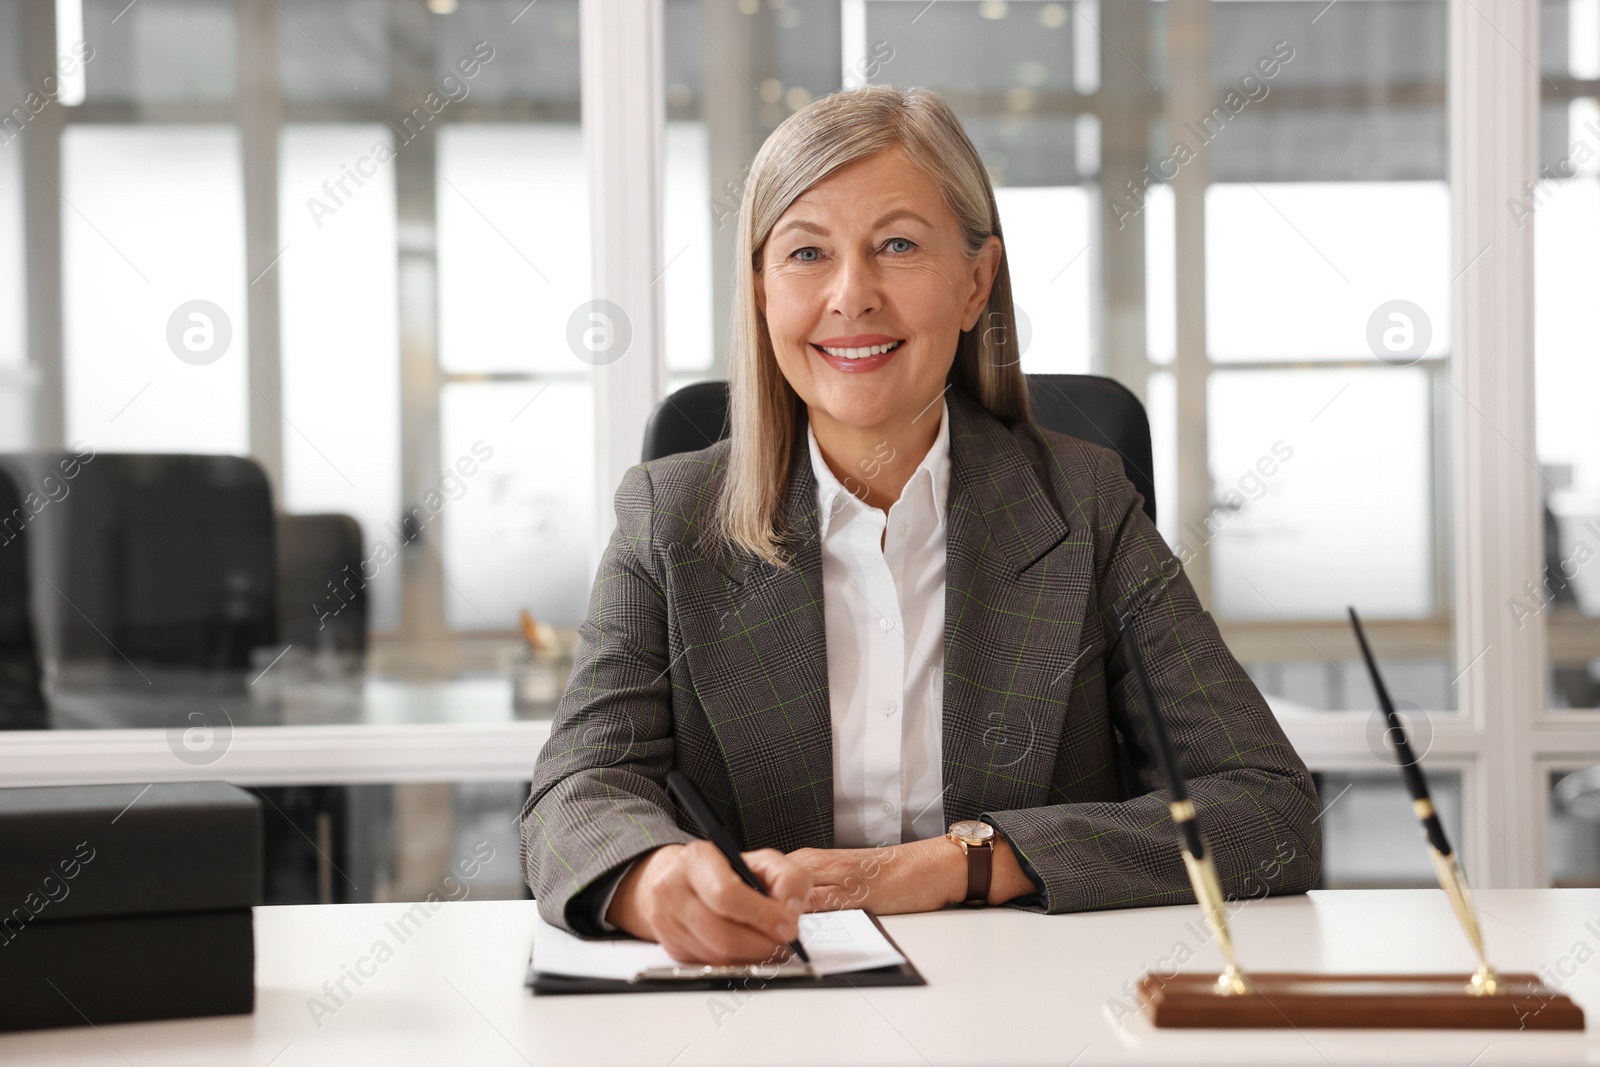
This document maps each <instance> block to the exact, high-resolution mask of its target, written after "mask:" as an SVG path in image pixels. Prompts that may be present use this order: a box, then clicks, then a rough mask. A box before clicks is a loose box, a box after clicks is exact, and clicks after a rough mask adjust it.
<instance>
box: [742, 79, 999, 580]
mask: <svg viewBox="0 0 1600 1067" xmlns="http://www.w3.org/2000/svg"><path fill="white" fill-rule="evenodd" d="M893 149H899V150H900V151H902V152H903V153H904V154H905V155H906V157H907V158H908V159H909V160H910V161H911V163H912V164H913V165H915V166H916V167H918V168H919V169H920V170H922V171H923V172H924V173H926V174H927V175H928V177H930V178H931V179H932V180H933V181H934V183H935V184H936V185H938V186H939V188H940V190H941V192H942V193H943V195H944V199H945V202H946V203H947V204H948V205H949V206H950V209H951V210H952V211H953V212H954V214H955V216H956V218H957V219H959V220H960V223H961V230H962V236H963V238H964V243H965V246H966V254H967V257H968V259H969V260H970V259H973V258H975V257H976V256H977V255H978V253H979V251H980V250H981V249H982V248H983V245H984V242H985V241H987V240H988V238H989V236H990V235H991V234H992V235H994V236H996V237H1001V241H1002V249H1001V256H1000V267H999V270H998V272H997V273H996V274H995V278H994V284H993V286H992V287H991V288H990V290H989V302H988V304H987V306H986V307H985V308H984V310H983V315H982V316H981V317H980V318H979V320H978V323H977V325H976V326H975V327H974V328H973V329H971V330H967V331H964V332H963V333H962V334H961V338H960V340H959V341H958V343H957V345H956V356H955V362H954V364H953V365H952V366H951V368H950V376H949V382H950V383H951V384H952V385H955V386H956V387H958V388H960V389H962V390H964V391H965V392H966V393H968V394H969V395H971V396H972V397H973V398H974V399H975V400H977V401H978V402H979V403H980V404H982V405H983V406H984V407H985V408H987V409H988V410H989V411H990V412H992V413H993V414H994V415H996V416H997V417H999V418H1000V419H1001V420H1002V421H1004V422H1007V423H1016V422H1025V421H1027V419H1028V387H1027V381H1026V379H1025V378H1024V377H1023V374H1022V368H1021V367H1020V366H1019V365H1018V360H1017V356H1016V354H1015V353H1016V352H1017V347H1016V343H1015V341H1014V340H1012V339H1013V338H1015V336H1016V334H1015V333H1014V322H1013V314H1012V308H1011V275H1010V271H1009V268H1008V266H1007V262H1006V257H1005V251H1004V246H1003V242H1004V237H1003V236H1002V235H1001V233H1000V213H999V211H998V210H997V209H996V207H995V198H994V188H993V187H992V186H991V184H990V182H989V174H988V172H987V171H986V170H985V169H984V166H983V162H982V160H981V159H979V157H978V152H977V149H975V148H974V147H973V145H972V141H971V140H970V139H969V138H968V137H967V134H966V131H965V130H964V129H963V128H962V126H961V120H960V119H958V118H957V117H956V114H955V112H954V111H952V110H951V109H950V105H949V104H948V103H946V102H945V100H944V98H943V97H941V96H940V95H939V94H938V93H935V92H932V91H931V90H928V89H905V90H901V89H897V88H895V87H893V86H888V85H874V86H868V87H866V88H863V89H854V90H850V91H848V92H839V93H833V94H832V95H830V96H825V97H822V98H820V99H818V100H814V101H812V102H811V103H810V104H807V105H806V106H805V107H803V108H801V109H800V110H799V111H796V112H795V113H794V114H793V115H791V116H789V118H788V119H786V120H785V121H784V122H783V124H782V125H780V126H779V127H778V128H777V129H776V130H774V131H772V134H771V136H769V137H768V138H767V140H766V143H765V144H763V145H762V146H761V150H760V151H759V152H757V153H756V158H755V160H754V161H753V162H752V163H751V165H750V175H749V178H748V179H747V180H746V182H745V188H744V196H743V199H742V202H741V204H740V210H739V232H738V238H737V248H736V251H735V253H734V283H733V284H734V295H733V322H732V329H731V331H730V344H729V359H728V362H729V367H728V379H729V391H730V398H729V399H730V403H729V413H728V419H729V424H730V429H731V440H730V446H729V452H728V470H727V475H726V477H725V478H724V480H723V484H722V490H721V496H720V498H719V500H718V506H717V516H716V523H715V529H716V532H717V534H719V535H720V537H721V539H722V540H723V541H724V542H726V543H727V544H728V545H731V546H733V547H736V548H742V549H744V550H746V551H748V552H750V553H752V554H754V555H756V556H757V557H759V558H761V559H764V560H766V561H767V562H769V563H772V564H774V565H775V566H779V567H785V566H787V565H788V563H787V560H786V559H785V552H784V548H785V543H786V541H787V538H788V534H789V531H787V530H784V529H781V528H780V523H781V521H782V518H783V516H782V509H783V501H784V491H785V488H786V486H787V484H788V477H789V469H790V466H791V464H792V462H794V460H795V459H796V455H797V452H798V453H803V451H804V443H803V442H801V441H800V440H799V439H798V432H799V421H798V420H799V405H800V399H799V397H798V395H797V394H796V393H795V391H794V390H793V388H791V387H790V385H789V382H788V380H787V379H786V378H784V376H783V371H782V370H781V369H780V368H779V366H778V361H777V357H776V355H775V353H774V352H773V347H772V338H771V336H770V335H769V334H768V332H767V323H766V319H765V317H764V316H763V315H762V314H761V311H760V309H759V308H758V307H757V306H756V300H755V275H756V272H757V271H758V270H760V269H761V254H762V251H763V250H764V248H765V246H766V242H767V237H768V235H769V234H771V232H772V228H773V227H774V226H775V225H777V222H778V219H779V218H780V217H781V216H782V215H783V213H784V212H785V211H787V210H788V208H789V205H790V204H792V203H794V201H795V200H796V199H797V198H798V197H799V196H800V195H801V194H802V193H804V192H805V191H806V190H808V189H810V188H811V187H812V186H813V185H815V184H817V183H818V182H819V181H822V180H823V179H824V178H826V177H827V176H828V175H830V174H832V173H833V172H834V171H836V170H838V169H839V168H840V167H843V166H846V165H847V164H850V163H853V162H855V161H857V160H860V159H865V158H867V157H869V156H873V155H876V154H878V153H879V152H883V151H888V150H893Z"/></svg>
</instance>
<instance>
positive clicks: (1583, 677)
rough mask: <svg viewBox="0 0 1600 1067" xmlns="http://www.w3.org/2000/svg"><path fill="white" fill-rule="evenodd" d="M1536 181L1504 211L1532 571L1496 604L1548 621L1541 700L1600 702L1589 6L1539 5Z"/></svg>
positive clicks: (1598, 15)
mask: <svg viewBox="0 0 1600 1067" xmlns="http://www.w3.org/2000/svg"><path fill="white" fill-rule="evenodd" d="M1540 12H1541V34H1540V37H1541V41H1540V43H1541V46H1542V53H1541V56H1542V61H1541V65H1542V67H1543V73H1544V77H1542V78H1541V79H1540V91H1541V92H1542V94H1543V97H1542V101H1541V106H1540V123H1539V163H1540V171H1539V174H1540V180H1539V182H1538V184H1537V186H1536V187H1535V189H1533V190H1532V191H1531V193H1530V195H1528V196H1527V197H1525V198H1523V199H1522V200H1519V201H1513V202H1512V203H1510V204H1508V205H1507V210H1509V211H1511V212H1512V213H1513V216H1514V217H1515V218H1516V219H1517V222H1518V225H1519V226H1532V227H1533V234H1534V257H1535V258H1534V297H1535V300H1534V361H1535V373H1536V389H1537V394H1536V399H1537V405H1538V408H1537V410H1538V441H1539V454H1538V463H1539V471H1540V486H1541V489H1542V494H1541V496H1542V505H1543V507H1542V521H1543V528H1544V567H1543V571H1542V573H1540V574H1537V575H1529V576H1528V581H1527V583H1526V584H1525V586H1524V587H1523V589H1522V590H1521V593H1522V595H1521V596H1520V597H1519V598H1517V599H1515V600H1513V601H1512V602H1511V603H1509V604H1507V605H1506V610H1507V611H1509V612H1511V613H1512V614H1513V615H1514V616H1515V618H1516V620H1517V623H1518V624H1519V625H1520V626H1527V625H1536V624H1537V623H1538V621H1539V620H1541V619H1542V620H1543V621H1544V622H1545V623H1546V624H1547V626H1548V634H1549V648H1550V674H1549V700H1550V705H1551V706H1552V707H1554V708H1558V709H1572V708H1577V709H1595V708H1600V576H1597V575H1600V562H1596V560H1597V558H1600V419H1597V418H1596V417H1595V413H1594V411H1593V405H1592V404H1591V403H1590V401H1591V400H1592V399H1593V398H1594V397H1595V396H1600V358H1597V355H1596V340H1595V339H1596V337H1600V301H1597V299H1596V294H1597V293H1600V257H1597V256H1596V255H1595V248H1596V246H1597V243H1600V4H1597V3H1596V2H1595V0H1546V2H1545V3H1543V4H1541V6H1540Z"/></svg>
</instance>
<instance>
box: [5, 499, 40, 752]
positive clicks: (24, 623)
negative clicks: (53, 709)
mask: <svg viewBox="0 0 1600 1067" xmlns="http://www.w3.org/2000/svg"><path fill="white" fill-rule="evenodd" d="M24 484H25V483H24ZM25 496H26V494H25V493H24V492H23V491H22V489H21V487H20V486H19V484H18V482H17V479H16V478H15V477H14V476H13V474H12V473H11V472H10V471H8V470H6V469H5V468H4V467H0V730H42V729H44V728H45V727H46V726H47V725H48V721H49V713H48V710H47V709H46V707H45V702H44V691H43V687H42V686H41V684H40V680H41V679H40V668H39V644H38V641H37V640H36V638H35V636H34V630H33V602H32V585H33V582H32V578H31V576H30V574H29V572H28V563H29V560H28V544H29V541H30V538H29V536H28V526H29V525H30V523H31V522H32V519H33V512H32V511H31V510H30V509H29V508H27V507H26V506H25V505H24V497H25ZM35 503H37V501H35Z"/></svg>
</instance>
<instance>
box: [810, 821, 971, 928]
mask: <svg viewBox="0 0 1600 1067" xmlns="http://www.w3.org/2000/svg"><path fill="white" fill-rule="evenodd" d="M788 856H789V859H790V860H791V861H793V862H794V863H795V864H797V865H798V866H800V867H802V868H804V869H805V870H806V871H808V872H810V874H811V882H812V888H811V898H810V900H808V901H807V903H806V910H807V911H838V910H841V909H844V908H866V909H867V910H868V911H871V912H873V913H874V914H877V915H898V914H902V913H904V912H912V911H937V910H938V909H940V908H942V907H944V906H945V905H946V904H949V903H952V902H954V901H958V900H960V899H961V897H962V896H963V895H964V894H965V893H966V891H967V861H966V857H965V856H963V855H962V853H961V848H960V846H958V845H956V844H955V843H954V842H953V841H951V840H950V839H948V838H944V837H932V838H928V839H927V840H924V841H909V842H907V843H905V844H903V845H882V846H879V847H878V848H802V849H797V850H796V851H794V852H791V853H789V854H788Z"/></svg>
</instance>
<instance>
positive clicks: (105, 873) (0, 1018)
mask: <svg viewBox="0 0 1600 1067" xmlns="http://www.w3.org/2000/svg"><path fill="white" fill-rule="evenodd" d="M260 899H261V807H260V804H259V802H258V801H257V800H256V798H255V797H253V796H251V795H250V794H249V793H246V792H245V791H244V790H242V789H239V788H236V787H234V786H231V785H227V784H225V783H222V782H174V783H157V784H154V785H150V786H143V785H97V786H51V787H46V788H27V789H0V1030H34V1029H42V1028H44V1027H51V1026H87V1025H91V1024H92V1025H95V1026H101V1025H104V1024H107V1023H123V1022H135V1021H139V1020H145V1019H176V1018H186V1017H190V1016H198V1015H233V1014H239V1013H247V1012H251V1011H253V1010H255V936H254V928H253V926H252V924H251V912H250V908H251V906H252V905H254V904H257V903H259V901H260Z"/></svg>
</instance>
